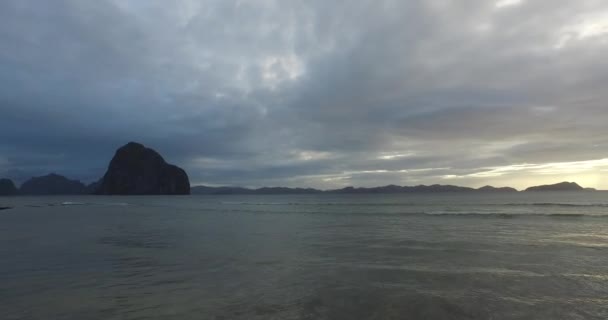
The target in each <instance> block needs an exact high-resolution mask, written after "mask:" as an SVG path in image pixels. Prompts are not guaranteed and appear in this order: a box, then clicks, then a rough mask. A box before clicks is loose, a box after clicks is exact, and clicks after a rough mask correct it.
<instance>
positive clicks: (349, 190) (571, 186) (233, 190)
mask: <svg viewBox="0 0 608 320" xmlns="http://www.w3.org/2000/svg"><path fill="white" fill-rule="evenodd" d="M525 191H595V189H591V188H587V189H584V188H583V187H581V186H579V185H578V184H576V183H574V182H562V183H558V184H554V185H543V186H536V187H530V188H528V189H526V190H525ZM191 192H192V194H207V195H222V194H322V193H323V194H362V193H367V194H369V193H372V194H373V193H382V194H391V193H392V194H399V193H440V192H454V193H469V192H484V193H513V192H518V191H517V189H515V188H511V187H502V188H496V187H492V186H485V187H481V188H478V189H475V188H469V187H461V186H453V185H440V184H434V185H429V186H427V185H418V186H397V185H388V186H383V187H373V188H355V187H346V188H342V189H334V190H318V189H312V188H307V189H302V188H285V187H277V188H267V187H266V188H259V189H249V188H242V187H208V186H195V187H192V188H191Z"/></svg>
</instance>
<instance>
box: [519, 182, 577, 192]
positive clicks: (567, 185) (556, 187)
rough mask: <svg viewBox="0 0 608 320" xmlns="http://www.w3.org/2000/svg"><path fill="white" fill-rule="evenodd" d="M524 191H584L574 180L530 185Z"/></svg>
mask: <svg viewBox="0 0 608 320" xmlns="http://www.w3.org/2000/svg"><path fill="white" fill-rule="evenodd" d="M526 191H585V189H584V188H583V187H581V186H579V185H578V184H577V183H576V182H561V183H556V184H550V185H542V186H536V187H530V188H528V189H526Z"/></svg>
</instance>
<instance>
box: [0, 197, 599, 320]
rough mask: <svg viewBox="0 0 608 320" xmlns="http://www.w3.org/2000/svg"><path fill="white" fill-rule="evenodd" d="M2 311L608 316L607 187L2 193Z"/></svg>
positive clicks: (79, 315)
mask: <svg viewBox="0 0 608 320" xmlns="http://www.w3.org/2000/svg"><path fill="white" fill-rule="evenodd" d="M0 206H11V207H13V209H9V210H2V211H0V319H3V320H16V319H28V320H29V319H32V320H33V319H57V320H61V319H66V320H67V319H70V320H72V319H73V320H87V319H116V320H118V319H120V320H135V319H248V320H250V319H254V320H255V319H345V320H347V319H348V320H353V319H551V320H554V319H602V320H603V319H608V193H607V192H575V193H569V192H557V193H552V192H540V193H496V194H494V193H467V194H463V193H452V194H449V193H446V194H391V195H382V194H370V195H365V194H357V195H330V194H322V195H263V196H262V195H247V196H244V195H225V196H195V195H193V196H171V197H170V196H142V197H130V196H129V197H126V196H122V197H120V196H116V197H114V196H107V197H106V196H54V197H25V196H23V197H3V198H0Z"/></svg>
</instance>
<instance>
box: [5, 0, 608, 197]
mask: <svg viewBox="0 0 608 320" xmlns="http://www.w3.org/2000/svg"><path fill="white" fill-rule="evenodd" d="M606 53H608V6H607V5H606V4H605V3H604V2H603V1H593V0H588V1H576V2H574V1H565V0H560V1H555V0H551V1H549V0H541V1H529V0H528V1H526V0H522V1H515V0H509V1H505V0H502V1H496V2H494V1H482V0H467V1H450V0H425V1H422V0H408V1H357V2H348V3H346V2H341V1H330V2H328V1H307V2H298V1H270V0H259V1H225V0H222V1H219V0H217V1H215V0H209V1H193V0H192V1H174V2H170V3H169V2H166V1H136V0H131V1H112V0H103V1H76V0H59V1H53V2H52V3H51V2H48V1H41V0H38V1H37V0H19V1H17V0H9V1H3V2H2V3H0V84H1V85H0V110H1V115H2V116H1V117H0V137H2V144H0V175H8V176H11V177H13V178H16V179H17V180H20V181H21V180H23V179H24V178H25V177H27V176H29V175H34V174H44V173H47V172H49V171H56V172H58V173H63V174H66V175H69V176H72V177H75V178H80V179H83V180H86V181H93V180H95V179H96V178H97V177H98V176H101V174H102V173H103V171H104V166H105V165H106V164H107V162H108V160H109V158H110V157H111V156H112V154H113V151H114V150H115V149H116V148H117V147H118V146H120V145H121V144H124V143H126V142H127V141H130V140H135V141H140V142H142V143H144V144H146V145H149V146H151V147H153V148H155V149H157V150H158V151H159V152H161V153H162V154H163V155H165V157H166V158H167V160H169V161H171V162H174V163H176V164H179V165H181V166H183V167H185V168H186V169H187V170H188V172H189V174H190V176H191V180H192V181H193V182H194V183H195V184H196V183H207V184H232V185H237V184H239V185H250V186H260V185H291V186H295V185H298V186H302V185H306V186H317V187H334V186H341V185H348V184H357V185H376V184H386V183H397V184H410V183H445V182H450V183H452V182H454V183H461V184H469V185H480V184H483V183H490V182H493V183H496V184H506V183H514V184H516V185H520V186H521V185H524V184H527V183H529V182H530V181H546V180H551V179H560V178H562V176H560V175H559V173H557V172H558V169H559V170H563V172H564V173H565V174H580V176H581V177H583V178H584V179H585V181H583V182H587V183H588V184H595V186H603V185H604V184H602V182H599V181H595V180H593V179H592V178H591V177H597V176H598V175H601V172H604V171H602V170H605V169H606V167H605V165H606V164H605V163H604V162H602V161H598V160H601V159H604V158H608V156H607V155H606V151H607V150H608V141H607V140H606V139H605V138H603V137H605V136H606V134H608V129H606V128H608V127H606V126H605V125H604V124H605V123H606V122H607V120H608V112H606V109H605V108H606V104H605V101H608V94H607V93H605V90H604V84H605V83H606V81H607V80H608V64H605V63H603V60H604V59H603V57H604V56H605V55H606ZM581 161H582V162H583V163H582V164H581V163H580V162H581ZM518 165H520V166H518ZM542 165H548V166H549V167H550V168H554V169H555V168H557V169H555V170H553V169H552V170H548V169H546V168H545V167H538V166H542ZM535 166H536V167H535ZM560 168H561V169H560Z"/></svg>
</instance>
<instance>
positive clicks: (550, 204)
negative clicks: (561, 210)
mask: <svg viewBox="0 0 608 320" xmlns="http://www.w3.org/2000/svg"><path fill="white" fill-rule="evenodd" d="M498 205H502V206H515V207H529V206H530V207H566V208H608V203H558V202H540V203H506V204H498Z"/></svg>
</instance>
